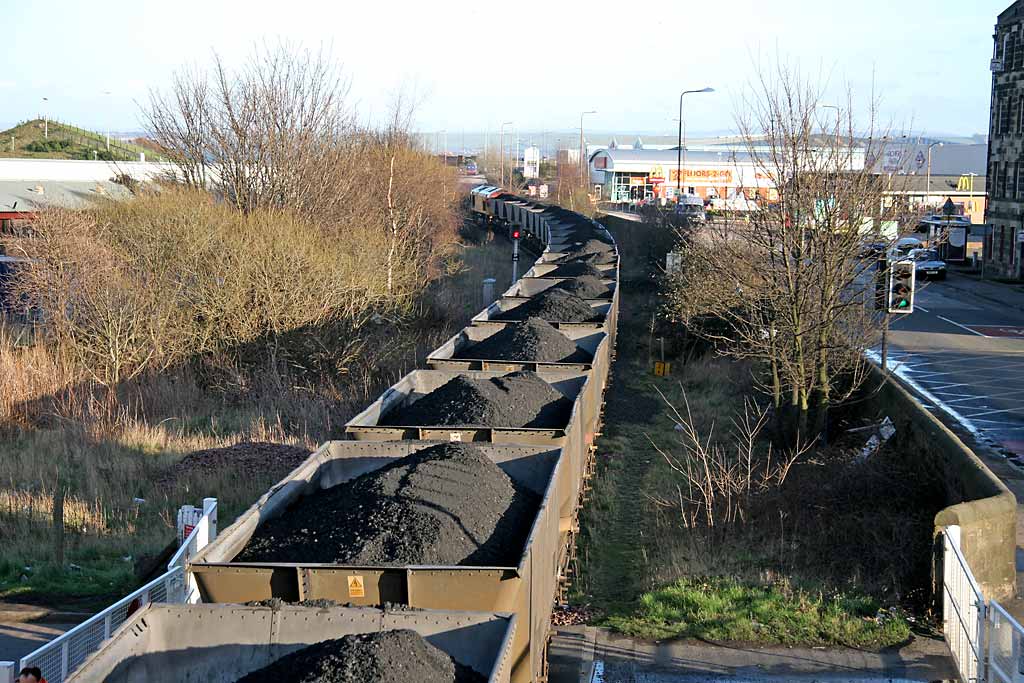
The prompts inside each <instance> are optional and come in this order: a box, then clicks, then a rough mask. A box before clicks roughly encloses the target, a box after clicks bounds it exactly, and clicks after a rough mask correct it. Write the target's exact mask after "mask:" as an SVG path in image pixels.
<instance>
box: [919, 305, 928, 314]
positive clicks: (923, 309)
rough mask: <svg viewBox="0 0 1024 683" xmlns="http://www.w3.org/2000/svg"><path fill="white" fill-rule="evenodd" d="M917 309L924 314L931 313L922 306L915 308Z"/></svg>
mask: <svg viewBox="0 0 1024 683" xmlns="http://www.w3.org/2000/svg"><path fill="white" fill-rule="evenodd" d="M917 309H918V310H919V311H924V312H925V313H931V311H929V310H928V309H927V308H925V307H924V306H918V307H917Z"/></svg>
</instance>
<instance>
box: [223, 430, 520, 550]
mask: <svg viewBox="0 0 1024 683" xmlns="http://www.w3.org/2000/svg"><path fill="white" fill-rule="evenodd" d="M538 506H539V499H538V497H537V495H536V494H534V493H533V492H532V491H529V490H527V489H524V488H522V487H521V486H519V485H518V484H516V483H515V482H513V481H512V480H511V479H510V478H509V477H508V475H507V474H505V472H504V471H502V469H501V468H500V467H498V466H497V465H495V464H494V463H493V462H492V461H491V460H490V459H489V458H488V457H487V456H486V455H484V453H483V452H482V451H481V450H480V449H479V448H476V447H475V446H472V445H470V444H461V443H444V444H440V445H437V446H431V447H429V448H425V449H423V450H421V451H417V452H416V453H413V454H412V455H408V456H406V457H404V458H400V459H398V460H395V461H394V462H392V463H390V464H388V465H385V466H384V467H382V468H380V469H378V470H374V471H373V472H368V473H366V474H364V475H362V476H360V477H357V478H355V479H352V480H351V481H347V482H344V483H342V484H338V485H337V486H332V487H331V488H329V489H323V490H320V491H317V492H316V493H313V494H310V495H308V496H305V497H303V498H301V499H299V500H298V501H297V502H296V503H295V505H293V506H292V507H291V508H289V509H288V511H287V512H285V513H284V514H283V515H281V516H280V517H275V518H273V519H269V520H267V522H266V523H265V524H263V525H262V526H260V527H258V528H257V529H256V532H255V533H254V534H253V536H252V538H251V539H250V540H249V543H248V544H247V545H246V546H245V548H243V549H242V552H241V553H239V555H238V557H237V558H236V560H235V561H237V562H289V563H300V564H319V563H327V564H346V565H383V566H396V565H397V566H402V565H416V564H427V565H446V566H454V565H469V566H499V567H510V566H515V565H517V564H518V563H519V558H520V556H521V555H522V552H523V548H524V547H525V544H526V537H527V535H528V534H529V529H530V526H531V523H532V520H533V516H534V515H535V514H536V512H537V509H538Z"/></svg>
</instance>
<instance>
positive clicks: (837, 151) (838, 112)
mask: <svg viewBox="0 0 1024 683" xmlns="http://www.w3.org/2000/svg"><path fill="white" fill-rule="evenodd" d="M818 106H820V107H821V108H822V109H835V110H836V161H837V162H838V157H839V125H840V123H839V114H840V112H841V111H842V110H841V109H840V108H839V107H838V105H835V104H821V105H818ZM838 166H839V164H838V163H837V164H836V170H839V168H838Z"/></svg>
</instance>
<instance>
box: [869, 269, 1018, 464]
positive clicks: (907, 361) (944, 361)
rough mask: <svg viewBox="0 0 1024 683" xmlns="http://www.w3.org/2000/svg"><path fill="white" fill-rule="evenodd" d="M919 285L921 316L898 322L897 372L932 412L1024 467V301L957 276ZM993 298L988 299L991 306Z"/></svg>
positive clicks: (892, 339)
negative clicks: (997, 295)
mask: <svg viewBox="0 0 1024 683" xmlns="http://www.w3.org/2000/svg"><path fill="white" fill-rule="evenodd" d="M949 277H950V280H949V281H948V282H942V281H933V282H928V283H926V284H924V285H923V286H920V285H919V289H918V291H917V293H916V296H915V302H914V307H915V310H914V313H912V314H910V315H905V316H894V317H893V323H892V326H891V332H890V335H889V344H890V353H889V361H890V367H892V366H893V365H892V364H893V362H894V361H895V362H897V363H898V366H897V370H898V372H900V374H901V375H902V376H903V377H904V378H906V379H909V380H911V381H912V382H914V383H915V384H916V385H917V386H918V388H919V389H922V390H923V392H922V393H923V395H924V397H925V399H926V400H927V401H929V402H930V403H931V404H932V405H930V406H928V407H929V409H931V410H933V411H935V412H936V413H938V412H939V411H943V412H945V413H947V414H948V415H949V416H951V417H953V419H955V420H957V421H958V422H960V423H961V424H963V425H964V427H966V428H967V429H969V430H970V431H972V432H973V433H974V434H975V435H976V437H978V438H980V439H982V440H985V441H988V442H989V443H991V444H992V445H994V446H995V447H996V448H998V449H1000V450H1002V451H1003V453H1004V454H1005V455H1007V457H1008V458H1009V459H1010V460H1011V462H1015V464H1018V465H1019V466H1022V467H1024V310H1022V309H1024V296H1022V295H1021V294H1020V293H1018V292H1013V291H1011V290H1009V289H1007V290H1006V300H1005V301H1006V303H1004V304H1000V303H997V302H996V301H994V300H993V298H992V288H991V285H989V286H988V288H987V289H984V290H983V289H981V287H982V285H981V284H979V283H976V282H974V281H973V280H970V279H968V278H965V277H961V276H958V275H956V274H952V273H951V274H950V276H949ZM983 297H987V298H983Z"/></svg>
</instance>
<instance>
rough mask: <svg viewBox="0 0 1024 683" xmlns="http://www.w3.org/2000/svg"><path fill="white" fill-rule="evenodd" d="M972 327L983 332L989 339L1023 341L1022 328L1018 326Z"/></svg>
mask: <svg viewBox="0 0 1024 683" xmlns="http://www.w3.org/2000/svg"><path fill="white" fill-rule="evenodd" d="M972 327H974V328H975V329H977V330H983V331H984V333H985V335H986V336H990V337H1010V338H1011V339H1024V327H1021V326H1019V325H972Z"/></svg>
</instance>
